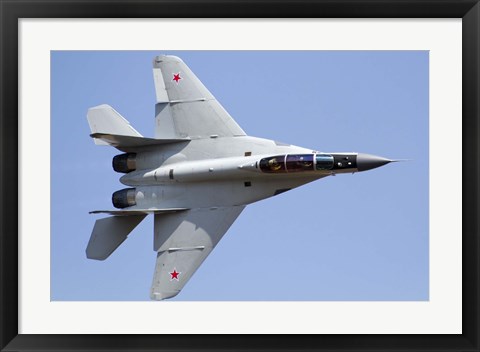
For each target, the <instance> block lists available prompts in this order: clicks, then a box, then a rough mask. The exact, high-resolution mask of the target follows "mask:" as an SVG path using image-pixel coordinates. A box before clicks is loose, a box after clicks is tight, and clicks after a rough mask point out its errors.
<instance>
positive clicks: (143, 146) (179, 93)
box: [86, 56, 393, 300]
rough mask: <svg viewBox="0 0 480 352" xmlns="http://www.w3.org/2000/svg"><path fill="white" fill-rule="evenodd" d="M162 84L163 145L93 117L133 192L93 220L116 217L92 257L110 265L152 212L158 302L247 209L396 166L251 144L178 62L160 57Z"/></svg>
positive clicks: (113, 115)
mask: <svg viewBox="0 0 480 352" xmlns="http://www.w3.org/2000/svg"><path fill="white" fill-rule="evenodd" d="M153 77H154V81H155V90H156V105H155V114H156V117H155V138H145V137H143V136H142V135H141V134H140V133H138V132H137V131H136V130H135V129H134V128H133V127H132V126H131V125H130V124H129V122H128V121H127V120H125V119H124V118H123V117H122V116H121V115H120V114H119V113H118V112H116V111H115V110H114V109H113V108H112V107H110V106H108V105H100V106H96V107H93V108H91V109H89V110H88V115H87V118H88V123H89V125H90V129H91V132H92V134H91V137H93V138H94V141H95V143H96V144H100V145H110V146H113V147H115V148H117V149H118V150H120V151H121V152H123V154H120V155H117V156H115V157H114V158H113V169H114V170H115V171H117V172H119V173H123V174H124V175H123V176H122V177H121V178H120V182H121V183H123V184H124V185H126V186H128V187H129V188H125V189H122V190H120V191H117V192H115V193H113V195H112V202H113V206H114V207H115V208H117V209H116V210H96V211H92V212H91V213H93V214H99V213H105V214H109V215H111V216H110V217H106V218H103V219H99V220H97V221H96V223H95V226H94V228H93V231H92V235H91V238H90V241H89V243H88V246H87V249H86V253H87V257H88V258H90V259H97V260H104V259H106V258H107V257H108V256H110V254H112V252H113V251H114V250H115V249H116V248H117V247H118V246H119V245H120V244H121V243H122V242H123V241H124V240H125V239H126V238H127V236H128V234H129V233H130V232H131V231H132V230H133V229H134V228H135V227H136V226H137V225H138V224H139V223H140V222H141V221H142V220H143V219H144V218H145V217H146V216H147V215H149V214H153V216H154V230H153V231H154V250H155V251H156V252H157V260H156V265H155V273H154V277H153V283H152V286H151V292H150V296H151V298H152V299H154V300H162V299H166V298H171V297H174V296H176V295H177V294H178V293H179V292H180V290H182V288H183V287H184V286H185V284H186V283H187V282H188V280H189V279H190V278H191V277H192V275H193V274H194V273H195V271H196V270H197V269H198V267H199V266H200V264H202V262H203V261H204V260H205V258H206V257H207V256H208V255H209V254H210V252H211V251H212V250H213V248H214V247H215V246H216V244H217V243H218V242H219V241H220V239H221V238H222V236H223V235H224V234H225V233H226V232H227V230H228V228H229V227H230V226H231V225H232V223H233V222H234V221H235V219H236V218H237V217H238V216H239V215H240V213H241V212H242V210H243V209H244V208H245V206H246V205H247V204H250V203H253V202H256V201H259V200H261V199H265V198H269V197H272V196H275V195H277V194H280V193H282V192H285V191H288V190H290V189H292V188H295V187H298V186H301V185H303V184H306V183H308V182H311V181H314V180H318V179H320V178H322V177H327V176H331V175H336V174H341V173H354V172H358V171H366V170H370V169H373V168H376V167H379V166H382V165H385V164H387V163H389V162H391V161H393V160H389V159H386V158H382V157H378V156H373V155H369V154H361V153H324V152H318V151H312V150H311V149H306V148H301V147H297V146H293V145H287V144H284V143H278V142H275V141H272V140H268V139H262V138H256V137H250V136H248V135H246V133H245V132H244V131H243V130H242V128H241V127H240V126H239V125H238V124H237V123H236V122H235V121H234V120H233V118H232V117H231V116H230V115H229V114H228V112H226V111H225V110H224V108H223V107H222V106H221V105H220V103H219V102H218V101H217V100H216V99H215V97H214V96H213V95H212V94H211V93H210V92H209V91H208V90H207V88H205V86H204V85H203V84H202V83H201V82H200V80H199V79H198V78H197V77H196V76H195V75H194V74H193V72H192V71H191V70H190V69H189V68H188V66H187V65H186V64H185V63H184V62H183V61H182V60H181V59H180V58H178V57H175V56H157V57H155V59H154V61H153Z"/></svg>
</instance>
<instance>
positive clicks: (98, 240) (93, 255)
mask: <svg viewBox="0 0 480 352" xmlns="http://www.w3.org/2000/svg"><path fill="white" fill-rule="evenodd" d="M146 216H147V215H146V214H140V215H131V216H112V217H108V218H103V219H99V220H97V221H96V222H95V226H94V228H93V231H92V235H91V236H90V241H89V242H88V246H87V250H86V253H87V258H89V259H96V260H105V259H107V258H108V257H109V256H110V254H112V253H113V252H114V251H115V249H117V248H118V247H119V246H120V245H121V244H122V243H123V241H125V240H126V239H127V236H128V234H129V233H130V232H132V231H133V229H134V228H135V227H137V225H138V224H140V222H142V220H143V219H144V218H145V217H146Z"/></svg>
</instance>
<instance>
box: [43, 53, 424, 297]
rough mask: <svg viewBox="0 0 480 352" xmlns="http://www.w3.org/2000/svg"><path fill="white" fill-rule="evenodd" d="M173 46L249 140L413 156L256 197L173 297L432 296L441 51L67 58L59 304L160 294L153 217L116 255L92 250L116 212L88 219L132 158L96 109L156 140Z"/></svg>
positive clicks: (56, 173) (57, 120)
mask: <svg viewBox="0 0 480 352" xmlns="http://www.w3.org/2000/svg"><path fill="white" fill-rule="evenodd" d="M163 53H164V54H172V55H177V56H179V57H181V58H182V59H183V60H184V61H185V62H186V64H187V65H189V67H190V68H191V69H192V71H193V72H194V73H195V74H196V75H197V76H198V77H199V78H200V80H202V82H203V83H204V84H205V86H206V87H207V88H208V89H209V90H210V91H211V92H212V93H213V95H214V96H215V97H216V98H217V99H218V100H219V101H220V103H221V104H222V105H223V106H224V107H225V109H226V110H227V111H228V112H229V113H230V114H231V115H232V116H233V118H234V119H235V120H236V121H237V123H238V124H239V125H240V126H241V127H242V128H243V129H244V130H245V132H246V133H247V134H249V135H252V136H256V137H263V138H269V139H274V140H278V141H283V142H287V143H290V144H294V145H299V146H302V147H306V148H311V149H316V150H320V151H324V152H363V153H369V154H375V155H380V156H384V157H388V158H392V159H394V158H401V159H411V161H408V162H403V163H394V164H389V165H386V166H384V167H382V168H378V169H375V170H371V171H367V172H363V173H357V174H354V175H350V174H347V175H338V176H336V177H327V178H325V179H322V180H319V181H316V182H313V183H310V184H308V185H305V186H302V187H300V188H297V189H295V190H292V191H290V192H286V193H283V194H281V195H279V196H276V197H273V198H270V199H267V200H264V201H261V202H258V203H254V204H251V205H249V206H248V207H247V208H246V209H245V210H244V211H243V213H242V214H241V215H240V217H239V218H238V219H237V221H236V222H235V223H234V224H233V225H232V227H231V228H230V230H229V231H228V232H227V234H226V235H225V236H224V237H223V239H222V241H220V243H219V244H218V246H217V247H216V248H215V250H214V251H213V252H212V253H211V255H210V256H209V257H208V258H207V260H206V261H205V262H204V263H203V265H202V266H201V267H200V268H199V270H198V271H197V272H196V274H195V275H194V276H193V277H192V279H191V280H190V281H189V282H188V283H187V285H186V286H185V288H184V289H183V290H182V292H181V293H180V294H179V295H178V296H177V297H175V298H173V300H179V301H198V300H200V301H203V300H212V301H217V300H218V301H222V300H227V301H243V300H259V301H268V300H275V301H290V300H291V301H304V300H306V301H325V300H326V301H345V300H346V301H377V300H380V301H382V300H387V301H405V300H408V301H412V300H428V298H429V274H428V272H429V235H428V231H429V227H428V177H429V174H428V172H429V171H428V164H429V159H428V145H429V144H428V113H429V112H428V90H429V87H428V80H429V77H428V71H429V70H428V62H429V61H428V60H429V57H428V51H53V52H52V53H51V299H52V300H54V301H56V300H60V301H63V300H66V301H83V300H88V301H91V300H101V301H109V300H112V301H118V300H121V301H132V300H135V301H145V300H147V301H148V300H149V289H150V285H151V281H152V276H153V271H154V265H155V258H156V255H155V252H154V251H153V220H152V219H151V217H147V219H146V220H144V221H143V222H142V223H141V224H140V225H139V226H138V227H137V228H136V229H135V230H134V231H133V232H132V233H131V234H130V236H129V238H128V239H127V240H126V241H125V242H124V243H123V244H122V245H121V246H120V247H119V248H118V249H117V251H116V252H114V253H113V254H112V255H111V257H110V258H108V259H107V260H106V261H94V260H89V259H87V258H86V256H85V248H86V245H87V243H88V240H89V237H90V234H91V230H92V228H93V225H94V223H95V220H96V219H98V218H101V217H102V215H89V214H88V212H89V211H91V210H95V209H110V208H113V206H112V205H111V194H112V193H113V192H115V191H117V190H119V189H122V188H124V186H123V185H122V184H121V183H120V182H119V181H118V179H119V177H120V176H121V174H117V173H116V172H114V171H113V170H112V168H111V159H112V157H113V156H115V155H117V154H119V152H118V151H117V150H116V149H114V148H111V147H105V146H95V145H94V143H93V141H92V140H91V138H90V137H89V134H90V130H89V127H88V123H87V120H86V114H87V109H88V108H89V107H92V106H96V105H99V104H109V105H111V106H113V107H114V108H115V109H116V110H117V111H118V112H119V113H120V114H122V116H124V117H125V118H126V119H127V120H129V121H130V123H131V124H132V125H133V126H134V127H135V129H137V130H138V131H139V132H140V133H142V134H143V135H144V136H146V137H152V136H153V128H154V104H155V91H154V84H153V78H152V59H153V57H154V56H155V55H158V54H163ZM272 218H273V219H276V220H275V221H272V220H271V219H272ZM159 304H161V303H159Z"/></svg>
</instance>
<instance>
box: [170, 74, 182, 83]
mask: <svg viewBox="0 0 480 352" xmlns="http://www.w3.org/2000/svg"><path fill="white" fill-rule="evenodd" d="M181 79H183V78H182V77H180V72H179V73H174V74H173V79H172V81H175V82H177V83H178V81H180V80H181Z"/></svg>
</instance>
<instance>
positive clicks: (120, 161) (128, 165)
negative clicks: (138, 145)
mask: <svg viewBox="0 0 480 352" xmlns="http://www.w3.org/2000/svg"><path fill="white" fill-rule="evenodd" d="M112 167H113V169H114V170H115V171H116V172H121V173H124V174H127V173H129V172H131V171H135V170H136V169H137V154H136V153H125V154H120V155H116V156H114V157H113V160H112Z"/></svg>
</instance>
